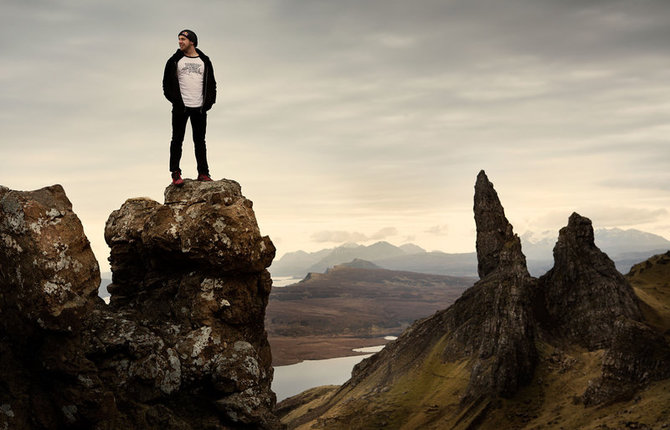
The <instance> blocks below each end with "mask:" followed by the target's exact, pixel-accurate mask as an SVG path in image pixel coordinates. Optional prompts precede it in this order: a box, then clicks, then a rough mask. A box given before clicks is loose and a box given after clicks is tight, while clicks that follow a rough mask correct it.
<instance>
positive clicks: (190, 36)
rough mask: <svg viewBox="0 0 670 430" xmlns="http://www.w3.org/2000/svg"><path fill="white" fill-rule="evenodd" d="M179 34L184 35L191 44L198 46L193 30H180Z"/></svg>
mask: <svg viewBox="0 0 670 430" xmlns="http://www.w3.org/2000/svg"><path fill="white" fill-rule="evenodd" d="M179 36H184V37H185V38H187V39H188V40H190V41H191V42H193V46H195V47H197V46H198V36H196V35H195V33H194V32H192V31H191V30H182V31H180V32H179Z"/></svg>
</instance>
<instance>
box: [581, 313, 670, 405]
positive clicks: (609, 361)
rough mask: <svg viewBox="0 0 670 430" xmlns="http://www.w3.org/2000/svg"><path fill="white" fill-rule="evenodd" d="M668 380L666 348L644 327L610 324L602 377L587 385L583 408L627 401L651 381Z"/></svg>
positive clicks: (621, 321) (627, 322) (624, 321)
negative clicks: (609, 342)
mask: <svg viewBox="0 0 670 430" xmlns="http://www.w3.org/2000/svg"><path fill="white" fill-rule="evenodd" d="M667 378H670V345H668V343H667V342H666V340H665V338H664V336H663V335H662V334H661V333H658V332H657V331H655V330H653V329H652V328H650V327H649V326H647V325H646V324H642V323H639V322H636V321H632V320H630V319H626V318H620V319H618V320H617V321H616V323H615V324H614V333H613V339H612V342H611V347H610V348H609V349H608V350H607V352H606V353H605V357H604V358H603V364H602V375H601V376H600V377H599V378H598V379H596V380H594V381H591V382H590V384H589V387H588V388H587V389H586V392H585V393H584V394H583V396H582V398H583V400H584V403H585V404H586V405H599V404H608V403H613V402H616V401H622V400H628V399H630V398H632V397H633V395H634V394H635V393H636V391H637V390H639V389H640V388H643V387H644V386H646V385H647V384H649V383H650V382H653V381H660V380H662V379H667Z"/></svg>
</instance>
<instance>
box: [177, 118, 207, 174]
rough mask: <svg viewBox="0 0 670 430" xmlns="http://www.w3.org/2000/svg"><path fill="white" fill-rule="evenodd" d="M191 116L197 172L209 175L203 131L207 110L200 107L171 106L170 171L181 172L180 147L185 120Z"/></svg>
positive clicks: (204, 129)
mask: <svg viewBox="0 0 670 430" xmlns="http://www.w3.org/2000/svg"><path fill="white" fill-rule="evenodd" d="M189 117H190V118H191V128H192V130H193V145H194V146H195V159H196V161H197V163H198V174H203V175H209V166H208V165H207V147H206V146H205V132H206V131H207V112H205V111H204V110H202V111H201V109H200V108H188V107H187V108H185V107H174V106H173V107H172V141H171V142H170V172H177V171H178V172H181V169H180V168H179V161H180V160H181V147H182V143H183V142H184V133H185V132H186V121H187V120H188V119H189Z"/></svg>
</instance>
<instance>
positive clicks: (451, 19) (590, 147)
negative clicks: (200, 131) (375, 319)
mask: <svg viewBox="0 0 670 430" xmlns="http://www.w3.org/2000/svg"><path fill="white" fill-rule="evenodd" d="M184 8H192V11H193V13H191V14H188V17H186V14H184ZM0 23H2V25H3V28H4V29H5V34H6V36H7V37H6V42H7V44H6V47H7V49H8V50H7V52H8V53H9V54H11V55H7V56H6V57H7V58H6V60H5V65H4V66H3V67H2V69H0V86H1V88H2V91H1V92H0V127H1V130H2V133H1V135H0V148H2V157H0V172H1V173H0V174H1V175H2V176H1V177H0V185H4V186H7V187H9V188H11V189H17V190H34V189H38V188H42V187H44V186H49V185H52V184H55V183H60V184H62V185H63V187H64V188H65V191H66V193H67V195H68V197H69V199H70V200H71V202H72V204H73V209H74V211H75V213H76V214H77V215H78V216H79V218H80V219H81V220H82V223H83V224H84V229H85V232H86V234H87V236H88V238H89V240H90V241H91V244H92V247H93V250H94V252H95V253H96V257H97V258H98V261H99V263H100V266H101V270H102V271H103V272H108V271H109V268H108V263H107V261H106V260H107V257H108V255H109V249H108V248H107V245H106V244H105V242H104V224H105V221H106V220H107V217H108V216H109V215H110V213H111V212H112V211H113V210H116V209H118V208H119V207H120V206H121V205H122V204H123V202H124V201H125V200H126V199H127V198H131V197H150V198H152V199H154V200H157V201H158V202H161V203H162V202H163V191H164V189H165V187H166V186H167V185H168V184H169V182H170V177H169V172H168V168H167V162H168V146H169V139H170V105H169V103H168V102H167V101H166V100H165V99H164V98H163V94H162V90H161V79H162V72H163V67H164V65H165V62H166V61H167V59H168V57H169V56H170V55H172V53H174V51H175V50H176V49H177V33H178V32H179V31H180V30H182V29H184V28H189V29H192V30H194V31H195V32H196V33H197V35H198V38H199V46H198V47H199V48H201V49H202V50H203V51H204V52H205V53H206V54H207V55H208V56H209V57H210V58H211V60H212V62H213V65H214V70H215V73H216V78H217V82H218V83H219V87H218V97H217V103H216V104H215V105H214V107H213V109H212V110H211V111H210V113H209V117H208V132H207V149H208V155H209V164H210V167H211V173H212V177H213V178H214V179H221V178H227V179H233V180H236V181H238V182H239V183H240V184H241V185H242V192H243V194H244V195H245V196H246V197H247V198H249V199H250V200H252V201H253V202H254V210H255V212H256V217H257V219H258V223H259V226H260V228H261V232H262V233H263V234H264V235H268V236H270V238H271V239H272V240H273V242H274V243H275V246H276V247H277V258H280V257H281V256H282V255H283V254H285V253H287V252H292V251H297V250H305V251H308V252H312V251H316V250H319V249H323V248H333V247H336V246H338V245H340V244H342V243H345V242H360V243H362V244H370V243H373V242H376V241H379V240H386V241H388V242H391V243H393V244H396V245H402V244H404V243H414V244H416V245H418V246H421V247H422V248H424V249H426V250H428V251H432V250H440V251H444V252H472V251H474V249H475V224H474V218H473V213H472V204H473V200H472V199H473V193H474V183H475V178H476V175H477V173H478V172H479V171H480V170H482V169H483V170H485V171H486V173H487V175H488V177H489V179H490V180H491V182H493V184H494V186H495V188H496V191H497V192H498V195H499V197H500V200H501V202H502V204H503V206H504V208H505V213H506V215H507V218H508V219H509V220H510V222H511V223H512V225H513V226H514V230H515V232H516V233H517V234H519V235H522V234H524V233H525V232H529V231H530V232H534V233H536V234H539V235H547V234H550V235H555V234H557V233H558V230H559V229H560V228H561V227H563V226H565V225H566V224H567V219H568V217H569V215H570V214H571V213H572V212H578V213H580V214H581V215H583V216H586V217H588V218H590V219H591V220H592V221H593V225H594V228H596V229H598V228H614V227H617V228H621V229H630V228H634V229H638V230H641V231H646V232H650V233H654V234H657V235H660V236H663V237H666V238H668V237H670V222H668V214H669V213H668V208H670V168H669V167H670V145H669V142H668V136H669V135H670V122H669V121H668V119H669V118H670V102H669V100H670V44H668V43H667V41H668V40H670V3H669V2H666V1H662V0H649V1H645V2H625V1H613V2H601V1H596V0H592V1H582V2H565V1H563V0H543V1H537V0H505V1H499V0H496V1H494V0H468V1H465V0H458V1H454V0H417V1H413V2H407V1H398V0H390V1H389V0H369V1H366V2H359V1H349V0H344V1H341V2H332V1H325V0H314V1H310V2H301V1H297V0H268V1H264V2H241V1H237V0H225V1H220V2H209V1H195V2H191V3H189V4H188V5H185V4H184V3H183V2H171V1H167V2H165V1H161V2H158V1H155V0H151V1H146V2H129V1H118V2H113V3H99V2H87V1H83V0H82V1H79V0H56V1H42V0H38V1H31V2H25V1H18V0H8V1H5V2H3V14H2V16H1V17H0ZM189 128H190V127H189ZM194 158H195V157H194V155H193V144H192V141H191V137H190V130H189V131H187V135H186V139H185V142H184V155H183V158H182V169H183V171H184V176H185V177H189V178H194V177H195V175H196V172H195V160H194Z"/></svg>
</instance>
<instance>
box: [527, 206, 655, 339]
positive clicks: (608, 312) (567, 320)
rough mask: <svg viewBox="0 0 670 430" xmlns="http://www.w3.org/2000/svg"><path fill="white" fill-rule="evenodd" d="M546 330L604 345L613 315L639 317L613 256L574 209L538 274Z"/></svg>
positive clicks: (609, 332)
mask: <svg viewBox="0 0 670 430" xmlns="http://www.w3.org/2000/svg"><path fill="white" fill-rule="evenodd" d="M539 285H540V288H541V292H542V294H543V295H544V302H545V307H546V310H547V313H548V325H549V327H550V328H551V331H554V332H558V333H560V334H561V335H562V336H565V337H567V338H568V339H571V340H573V341H575V342H577V343H580V344H581V345H583V346H585V347H587V348H589V349H598V348H603V347H607V346H609V343H610V341H611V339H612V336H613V330H614V321H615V320H616V319H617V318H618V317H625V318H630V319H632V320H635V321H641V320H642V315H641V312H640V309H639V307H638V301H637V298H636V296H635V293H634V292H633V289H632V288H631V286H630V284H629V283H628V281H626V279H625V278H624V277H623V275H621V274H620V273H619V272H618V271H617V270H616V267H615V266H614V262H613V261H612V260H610V258H609V257H608V256H607V254H605V253H604V252H602V251H601V250H600V249H598V247H597V246H596V244H595V242H594V235H593V226H592V224H591V220H590V219H588V218H585V217H583V216H581V215H579V214H577V213H573V214H572V215H571V216H570V218H569V220H568V225H567V226H566V227H563V228H562V229H561V230H560V232H559V236H558V241H557V242H556V246H555V247H554V267H553V268H552V269H551V270H550V271H549V272H547V274H546V275H544V276H542V277H541V278H540V280H539Z"/></svg>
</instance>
